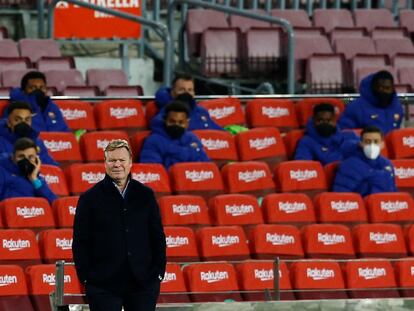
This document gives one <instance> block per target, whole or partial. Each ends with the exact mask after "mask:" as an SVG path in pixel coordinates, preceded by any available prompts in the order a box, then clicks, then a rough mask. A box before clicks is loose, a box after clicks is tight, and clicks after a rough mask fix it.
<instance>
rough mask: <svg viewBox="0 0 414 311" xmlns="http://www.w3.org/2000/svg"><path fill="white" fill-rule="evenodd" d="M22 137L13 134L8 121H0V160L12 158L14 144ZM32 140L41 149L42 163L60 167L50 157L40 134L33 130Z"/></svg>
mask: <svg viewBox="0 0 414 311" xmlns="http://www.w3.org/2000/svg"><path fill="white" fill-rule="evenodd" d="M19 138H20V137H19V136H17V135H16V134H15V133H12V132H11V131H10V129H9V127H8V126H7V120H6V119H3V120H0V159H2V158H10V156H11V155H12V153H13V146H14V143H15V142H16V141H17V140H18V139H19ZM28 138H30V139H31V140H33V141H34V142H35V144H36V145H37V146H38V147H39V149H40V151H39V158H40V161H42V163H44V164H50V165H59V164H58V163H57V162H56V161H55V160H53V158H52V157H51V156H50V155H49V153H48V151H47V148H46V146H45V144H44V143H43V141H42V140H41V139H40V138H39V133H38V132H37V131H35V130H34V129H33V131H32V133H31V135H30V137H28Z"/></svg>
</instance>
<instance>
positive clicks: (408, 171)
mask: <svg viewBox="0 0 414 311" xmlns="http://www.w3.org/2000/svg"><path fill="white" fill-rule="evenodd" d="M395 175H397V177H398V178H399V179H408V178H413V177H414V168H411V167H410V168H404V167H398V168H397V167H396V168H395Z"/></svg>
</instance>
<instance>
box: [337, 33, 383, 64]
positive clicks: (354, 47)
mask: <svg viewBox="0 0 414 311" xmlns="http://www.w3.org/2000/svg"><path fill="white" fill-rule="evenodd" d="M334 49H335V52H336V53H343V54H344V55H345V58H346V59H348V60H349V59H352V58H353V57H354V56H355V55H357V54H375V53H376V48H375V44H374V41H373V40H372V39H371V38H370V37H351V38H338V39H336V40H335V42H334Z"/></svg>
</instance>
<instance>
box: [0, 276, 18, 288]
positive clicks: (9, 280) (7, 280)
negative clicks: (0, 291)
mask: <svg viewBox="0 0 414 311" xmlns="http://www.w3.org/2000/svg"><path fill="white" fill-rule="evenodd" d="M12 284H17V276H15V275H8V274H5V275H0V287H5V286H9V285H12Z"/></svg>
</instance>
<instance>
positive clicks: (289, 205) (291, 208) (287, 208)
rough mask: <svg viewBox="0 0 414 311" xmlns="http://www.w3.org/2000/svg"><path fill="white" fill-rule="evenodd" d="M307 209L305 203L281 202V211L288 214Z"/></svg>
mask: <svg viewBox="0 0 414 311" xmlns="http://www.w3.org/2000/svg"><path fill="white" fill-rule="evenodd" d="M306 209H307V208H306V204H305V203H303V202H279V211H283V212H285V213H286V214H292V213H297V212H301V211H306Z"/></svg>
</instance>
